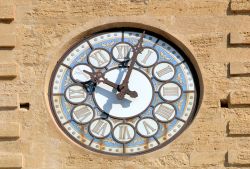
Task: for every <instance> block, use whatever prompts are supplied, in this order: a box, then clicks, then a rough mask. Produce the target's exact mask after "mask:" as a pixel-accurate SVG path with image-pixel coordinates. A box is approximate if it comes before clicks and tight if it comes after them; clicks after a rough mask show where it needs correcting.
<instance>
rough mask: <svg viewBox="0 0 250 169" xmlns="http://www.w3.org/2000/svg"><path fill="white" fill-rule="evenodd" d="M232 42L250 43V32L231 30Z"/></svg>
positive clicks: (233, 43)
mask: <svg viewBox="0 0 250 169" xmlns="http://www.w3.org/2000/svg"><path fill="white" fill-rule="evenodd" d="M230 44H232V45H250V32H231V33H230Z"/></svg>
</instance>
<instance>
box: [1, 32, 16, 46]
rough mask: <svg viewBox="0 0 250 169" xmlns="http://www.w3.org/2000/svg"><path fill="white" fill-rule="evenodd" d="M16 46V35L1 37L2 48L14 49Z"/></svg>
mask: <svg viewBox="0 0 250 169" xmlns="http://www.w3.org/2000/svg"><path fill="white" fill-rule="evenodd" d="M15 46H16V36H15V35H0V47H3V48H13V47H15Z"/></svg>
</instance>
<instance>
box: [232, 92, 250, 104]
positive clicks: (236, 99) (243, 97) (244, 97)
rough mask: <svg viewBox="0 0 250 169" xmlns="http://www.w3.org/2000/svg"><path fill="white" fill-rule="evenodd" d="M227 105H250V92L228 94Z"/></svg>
mask: <svg viewBox="0 0 250 169" xmlns="http://www.w3.org/2000/svg"><path fill="white" fill-rule="evenodd" d="M229 104H230V105H231V106H237V105H250V91H247V90H245V91H244V90H242V91H233V92H230V94H229Z"/></svg>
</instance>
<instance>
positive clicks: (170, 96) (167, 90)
mask: <svg viewBox="0 0 250 169" xmlns="http://www.w3.org/2000/svg"><path fill="white" fill-rule="evenodd" d="M159 93H160V96H161V98H162V99H163V100H165V101H168V102H172V101H176V100H178V99H179V98H180V97H181V94H182V89H181V87H180V86H179V85H178V84H176V83H165V84H164V85H162V86H161V88H160V91H159Z"/></svg>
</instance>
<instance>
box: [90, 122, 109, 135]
mask: <svg viewBox="0 0 250 169" xmlns="http://www.w3.org/2000/svg"><path fill="white" fill-rule="evenodd" d="M107 126H108V124H107V123H106V122H104V121H102V120H99V121H98V122H97V123H96V125H95V127H94V128H93V130H92V132H93V133H95V134H96V135H100V136H102V137H104V136H105V135H104V134H105V130H106V128H107Z"/></svg>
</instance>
